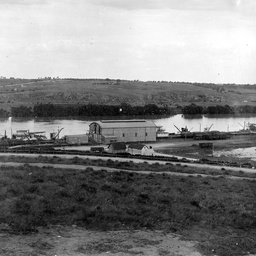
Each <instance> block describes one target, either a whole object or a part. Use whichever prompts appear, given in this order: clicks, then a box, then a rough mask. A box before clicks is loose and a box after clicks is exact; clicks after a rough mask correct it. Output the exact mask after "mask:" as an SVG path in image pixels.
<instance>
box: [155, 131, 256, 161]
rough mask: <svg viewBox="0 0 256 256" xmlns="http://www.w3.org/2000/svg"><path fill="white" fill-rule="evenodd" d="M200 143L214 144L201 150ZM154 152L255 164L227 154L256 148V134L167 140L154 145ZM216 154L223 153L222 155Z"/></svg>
mask: <svg viewBox="0 0 256 256" xmlns="http://www.w3.org/2000/svg"><path fill="white" fill-rule="evenodd" d="M200 143H212V147H210V148H201V147H200V145H199V144H200ZM152 146H153V148H154V150H155V151H156V152H159V153H163V154H170V155H176V156H179V157H185V158H186V157H188V158H196V159H203V158H207V159H209V160H220V161H229V162H232V161H239V162H240V163H245V162H253V163H256V160H252V159H250V158H249V157H247V156H237V155H232V154H225V152H230V151H232V150H235V149H238V148H242V149H245V148H250V147H256V134H248V135H235V136H232V137H231V138H229V139H226V140H212V141H209V140H200V141H198V140H194V139H192V138H188V139H185V138H184V139H177V138H173V139H165V140H161V141H158V142H156V143H154V144H152ZM216 152H223V153H222V154H221V155H220V154H216Z"/></svg>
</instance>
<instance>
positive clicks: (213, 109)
mask: <svg viewBox="0 0 256 256" xmlns="http://www.w3.org/2000/svg"><path fill="white" fill-rule="evenodd" d="M180 111H181V113H182V114H184V115H219V114H256V106H250V105H244V106H229V105H224V106H223V105H215V106H206V107H203V106H199V105H196V104H194V103H192V104H190V105H188V106H184V107H181V108H179V109H178V106H177V109H176V111H174V110H173V109H172V108H169V107H167V106H164V107H159V106H157V105H155V104H147V105H145V106H131V105H130V104H127V103H122V104H120V105H94V104H88V105H60V104H38V105H35V106H34V108H31V107H26V106H19V107H12V109H11V113H9V112H8V111H6V110H3V109H0V117H8V116H10V115H11V116H13V117H34V116H37V117H75V116H76V117H94V116H161V115H173V114H175V113H177V112H179V113H180Z"/></svg>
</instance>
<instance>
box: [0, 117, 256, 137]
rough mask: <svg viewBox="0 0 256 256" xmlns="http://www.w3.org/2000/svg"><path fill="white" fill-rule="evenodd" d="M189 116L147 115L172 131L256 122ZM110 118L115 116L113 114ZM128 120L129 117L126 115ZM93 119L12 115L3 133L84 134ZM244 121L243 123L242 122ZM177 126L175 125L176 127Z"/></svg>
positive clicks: (0, 128)
mask: <svg viewBox="0 0 256 256" xmlns="http://www.w3.org/2000/svg"><path fill="white" fill-rule="evenodd" d="M192 117H193V118H191V117H189V118H188V117H187V116H183V115H175V116H170V117H165V118H158V119H152V118H144V119H147V120H151V121H153V122H154V123H155V124H156V125H157V126H162V127H163V129H165V130H166V131H168V132H170V133H177V132H178V131H177V128H175V126H177V127H178V128H179V129H181V128H182V127H187V128H188V130H191V131H192V132H196V131H203V130H204V129H205V128H207V127H210V126H212V127H211V130H219V131H238V130H240V129H242V127H241V125H240V124H244V122H246V123H248V122H249V123H256V116H239V117H233V116H227V115H226V116H214V117H213V116H211V117H207V116H196V117H195V116H192ZM100 119H102V118H100V117H99V118H98V119H97V120H100ZM110 119H114V117H111V118H110ZM126 119H127V118H126ZM91 120H92V119H54V120H53V119H49V118H36V119H24V118H19V119H17V118H9V119H0V133H1V134H3V133H4V131H5V130H6V133H7V136H10V135H11V133H14V132H16V131H17V130H30V131H31V132H36V131H45V132H46V136H47V137H48V138H49V133H50V132H57V131H58V129H61V128H64V129H63V131H62V132H61V134H60V136H64V135H68V134H84V133H86V132H88V130H89V124H90V123H91V122H92V121H91ZM239 123H240V124H239ZM174 125H175V126H174Z"/></svg>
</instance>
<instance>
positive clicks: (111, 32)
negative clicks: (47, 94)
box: [0, 0, 256, 84]
mask: <svg viewBox="0 0 256 256" xmlns="http://www.w3.org/2000/svg"><path fill="white" fill-rule="evenodd" d="M0 8H1V14H0V33H1V39H0V59H1V62H0V76H5V77H20V78H37V77H46V76H47V77H49V76H51V77H57V76H59V77H61V78H65V77H73V78H113V79H128V80H137V79H138V80H141V81H149V80H150V81H152V80H153V81H180V82H182V81H185V82H200V83H204V82H205V83H237V84H240V83H242V84H256V1H255V0H0Z"/></svg>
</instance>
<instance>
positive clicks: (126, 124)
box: [89, 120, 157, 144]
mask: <svg viewBox="0 0 256 256" xmlns="http://www.w3.org/2000/svg"><path fill="white" fill-rule="evenodd" d="M89 128H90V129H89V134H90V136H92V138H93V139H94V140H95V141H96V142H98V143H103V144H109V143H111V142H145V141H156V130H157V127H156V125H155V124H154V123H153V122H151V121H147V120H104V121H97V122H92V123H91V124H90V126H89Z"/></svg>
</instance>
